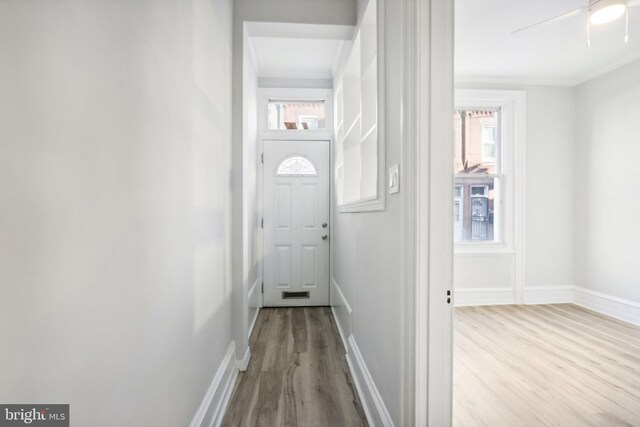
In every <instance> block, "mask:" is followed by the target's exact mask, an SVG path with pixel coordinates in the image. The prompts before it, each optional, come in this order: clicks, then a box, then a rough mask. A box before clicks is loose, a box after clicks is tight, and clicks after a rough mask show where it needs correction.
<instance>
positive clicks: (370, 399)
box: [347, 335, 394, 427]
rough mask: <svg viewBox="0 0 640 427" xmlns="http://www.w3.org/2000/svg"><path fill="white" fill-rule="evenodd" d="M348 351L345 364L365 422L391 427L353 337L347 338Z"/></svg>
mask: <svg viewBox="0 0 640 427" xmlns="http://www.w3.org/2000/svg"><path fill="white" fill-rule="evenodd" d="M348 348H349V350H348V353H347V363H348V364H349V370H350V371H351V375H352V376H353V382H354V383H355V385H356V389H357V390H358V395H359V396H360V400H361V401H362V407H363V409H364V413H365V415H366V416H367V421H368V422H369V425H370V426H372V427H378V426H384V427H393V425H394V424H393V421H392V420H391V416H390V415H389V411H387V407H386V406H385V404H384V401H383V400H382V397H381V396H380V393H379V392H378V388H377V387H376V385H375V383H374V382H373V378H372V377H371V374H370V373H369V370H368V369H367V365H366V364H365V363H364V359H363V358H362V354H361V353H360V349H359V348H358V345H357V344H356V341H355V339H354V337H353V335H351V336H349V347H348Z"/></svg>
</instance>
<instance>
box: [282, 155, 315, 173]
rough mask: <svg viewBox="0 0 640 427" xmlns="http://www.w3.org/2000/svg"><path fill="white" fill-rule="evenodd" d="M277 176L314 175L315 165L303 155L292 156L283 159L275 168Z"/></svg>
mask: <svg viewBox="0 0 640 427" xmlns="http://www.w3.org/2000/svg"><path fill="white" fill-rule="evenodd" d="M276 175H278V176H316V175H317V172H316V167H315V166H314V165H313V163H311V161H310V160H309V159H307V158H305V157H301V156H292V157H287V158H286V159H284V160H283V161H282V162H281V163H280V165H279V166H278V169H277V170H276Z"/></svg>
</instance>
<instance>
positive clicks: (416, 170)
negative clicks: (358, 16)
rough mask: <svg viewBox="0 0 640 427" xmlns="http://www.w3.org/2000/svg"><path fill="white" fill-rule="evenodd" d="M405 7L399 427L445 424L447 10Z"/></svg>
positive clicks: (446, 3)
mask: <svg viewBox="0 0 640 427" xmlns="http://www.w3.org/2000/svg"><path fill="white" fill-rule="evenodd" d="M404 4H405V10H404V13H405V15H404V22H405V58H404V65H405V67H404V69H405V92H404V98H405V99H404V108H405V115H404V130H405V144H404V146H403V162H404V174H405V179H404V189H405V197H404V218H403V223H404V230H403V236H404V251H403V255H404V266H405V269H404V277H403V279H404V283H406V292H405V307H406V310H405V313H406V314H405V316H406V317H405V343H406V344H405V349H404V357H403V363H404V366H405V369H404V387H403V393H404V398H403V406H404V407H403V425H414V426H434V427H440V426H449V425H451V423H452V361H453V360H452V309H453V197H452V192H453V172H452V167H451V165H452V164H453V152H452V149H451V140H452V139H453V108H454V83H453V59H454V56H453V55H454V38H453V28H454V10H453V0H405V3H404ZM447 292H449V294H450V295H447Z"/></svg>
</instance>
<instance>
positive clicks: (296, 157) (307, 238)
mask: <svg viewBox="0 0 640 427" xmlns="http://www.w3.org/2000/svg"><path fill="white" fill-rule="evenodd" d="M329 156H330V154H329V142H328V141H265V142H264V167H263V178H264V181H263V182H264V198H263V201H264V206H263V207H264V214H263V215H264V260H263V262H264V263H263V266H264V301H263V302H264V305H265V306H268V307H269V306H271V307H273V306H304V305H329Z"/></svg>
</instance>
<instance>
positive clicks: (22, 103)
mask: <svg viewBox="0 0 640 427" xmlns="http://www.w3.org/2000/svg"><path fill="white" fill-rule="evenodd" d="M231 18H232V2H231V0H191V1H184V0H165V1H162V2H158V1H153V0H138V1H135V2H129V1H127V2H120V1H118V2H112V1H103V0H101V1H96V0H82V1H80V0H58V1H55V2H52V1H44V0H33V1H23V0H5V1H3V2H1V3H0V52H1V54H2V60H1V61H0V75H1V76H2V78H1V79H0V94H1V96H0V134H1V135H2V141H1V143H0V342H1V343H2V351H0V379H1V380H0V402H3V403H12V402H13V403H29V402H31V403H69V404H70V405H71V423H72V425H78V426H96V427H100V426H105V427H107V426H109V427H110V426H116V425H117V426H150V425H163V426H164V425H166V426H183V425H187V424H188V423H189V421H190V420H191V419H192V418H193V416H194V413H196V411H197V409H198V407H199V405H200V403H201V401H202V398H203V396H204V395H205V392H206V391H207V389H208V387H209V384H210V383H211V381H212V379H213V377H214V374H215V373H216V370H217V369H218V366H219V365H220V363H221V361H222V360H223V357H224V356H225V352H226V351H227V349H228V348H229V345H230V342H231V333H230V331H231V325H230V322H231V311H230V310H231V307H230V306H231V304H230V287H229V283H228V271H227V270H228V269H227V262H226V261H227V259H228V236H227V232H226V230H227V224H228V202H227V199H228V195H229V192H228V188H229V182H228V181H229V178H228V177H229V165H228V152H229V146H230V137H231V114H230V110H231V90H230V86H231V24H232V21H231Z"/></svg>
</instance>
